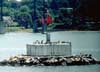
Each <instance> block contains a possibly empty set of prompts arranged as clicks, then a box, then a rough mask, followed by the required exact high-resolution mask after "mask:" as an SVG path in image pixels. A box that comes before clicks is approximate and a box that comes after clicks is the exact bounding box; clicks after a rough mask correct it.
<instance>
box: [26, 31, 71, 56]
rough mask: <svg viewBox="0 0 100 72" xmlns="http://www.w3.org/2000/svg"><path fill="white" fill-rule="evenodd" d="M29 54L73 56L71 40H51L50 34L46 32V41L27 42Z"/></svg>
mask: <svg viewBox="0 0 100 72" xmlns="http://www.w3.org/2000/svg"><path fill="white" fill-rule="evenodd" d="M26 48H27V55H29V56H44V57H45V56H71V55H72V48H71V42H65V41H57V42H51V41H50V34H49V33H46V42H44V41H38V40H37V41H35V42H34V43H33V44H27V47H26Z"/></svg>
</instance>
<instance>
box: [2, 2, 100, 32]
mask: <svg viewBox="0 0 100 72" xmlns="http://www.w3.org/2000/svg"><path fill="white" fill-rule="evenodd" d="M36 1H37V2H36V8H37V9H36V12H37V16H38V26H41V16H42V14H43V0H36ZM46 6H47V8H48V9H49V11H50V14H51V16H52V17H53V19H54V23H64V26H63V27H62V29H63V28H65V29H69V30H70V29H71V30H100V21H96V20H94V19H93V18H92V17H88V16H84V15H82V14H81V8H83V9H85V7H86V6H87V3H86V0H84V1H82V0H76V1H75V0H47V3H46ZM68 7H71V8H73V9H74V11H73V13H72V15H71V18H70V17H69V16H68V14H67V12H66V11H67V8H68ZM3 16H10V17H11V18H12V20H14V21H16V22H18V26H22V27H24V28H33V21H34V19H33V17H34V0H22V1H21V2H16V1H15V0H3ZM70 20H71V21H70ZM71 22H72V23H71Z"/></svg>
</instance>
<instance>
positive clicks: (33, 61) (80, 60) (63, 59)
mask: <svg viewBox="0 0 100 72" xmlns="http://www.w3.org/2000/svg"><path fill="white" fill-rule="evenodd" d="M91 64H100V61H99V60H96V59H95V58H93V57H92V55H91V54H84V55H76V56H69V57H68V56H53V57H34V56H25V55H21V56H14V57H10V58H9V59H8V60H7V59H5V60H3V61H1V62H0V66H24V65H25V66H34V65H36V66H72V65H91Z"/></svg>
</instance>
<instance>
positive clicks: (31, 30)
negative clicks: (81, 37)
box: [6, 27, 100, 33]
mask: <svg viewBox="0 0 100 72" xmlns="http://www.w3.org/2000/svg"><path fill="white" fill-rule="evenodd" d="M6 31H7V32H29V33H32V32H33V29H32V28H29V29H25V28H23V27H7V28H6ZM48 31H49V32H56V31H68V32H70V31H71V32H100V31H99V30H67V29H63V30H61V29H57V30H56V29H54V30H49V29H48ZM39 32H41V28H40V31H39Z"/></svg>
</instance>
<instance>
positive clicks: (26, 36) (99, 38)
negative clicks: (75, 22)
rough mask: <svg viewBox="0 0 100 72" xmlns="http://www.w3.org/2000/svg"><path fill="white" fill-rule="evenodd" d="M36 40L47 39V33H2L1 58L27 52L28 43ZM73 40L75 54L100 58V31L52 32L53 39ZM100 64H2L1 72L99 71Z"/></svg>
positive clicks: (0, 42)
mask: <svg viewBox="0 0 100 72" xmlns="http://www.w3.org/2000/svg"><path fill="white" fill-rule="evenodd" d="M35 40H45V35H42V34H40V33H36V34H35V33H26V32H17V33H13V32H10V33H6V34H3V35H0V60H3V59H5V58H9V57H10V56H15V55H20V54H26V44H30V43H31V44H32V42H33V41H35ZM58 40H62V41H63V40H64V41H70V42H72V50H73V51H72V52H73V55H74V54H79V53H80V52H81V53H90V54H92V55H93V56H94V57H96V58H97V59H99V60H100V56H99V53H100V32H52V33H51V41H58ZM99 71H100V65H86V66H64V67H63V66H58V67H56V66H55V67H54V66H53V67H52V66H48V67H45V66H43V67H41V66H38V67H36V66H31V67H11V66H10V67H9V66H3V67H2V66H0V72H99Z"/></svg>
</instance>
